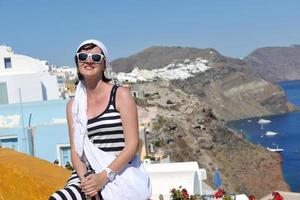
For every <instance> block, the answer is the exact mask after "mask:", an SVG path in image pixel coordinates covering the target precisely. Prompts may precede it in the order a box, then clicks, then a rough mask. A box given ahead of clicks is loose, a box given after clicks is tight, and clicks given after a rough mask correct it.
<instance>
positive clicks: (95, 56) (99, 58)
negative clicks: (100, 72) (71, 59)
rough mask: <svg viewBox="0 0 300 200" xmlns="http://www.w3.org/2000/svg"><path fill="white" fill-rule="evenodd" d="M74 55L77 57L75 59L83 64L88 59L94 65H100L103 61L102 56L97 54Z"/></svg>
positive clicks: (103, 57)
mask: <svg viewBox="0 0 300 200" xmlns="http://www.w3.org/2000/svg"><path fill="white" fill-rule="evenodd" d="M76 55H77V59H78V60H79V61H81V62H85V61H87V60H88V59H89V58H92V61H93V62H94V63H100V62H101V61H102V60H105V56H104V55H103V54H99V53H94V54H89V53H77V54H76Z"/></svg>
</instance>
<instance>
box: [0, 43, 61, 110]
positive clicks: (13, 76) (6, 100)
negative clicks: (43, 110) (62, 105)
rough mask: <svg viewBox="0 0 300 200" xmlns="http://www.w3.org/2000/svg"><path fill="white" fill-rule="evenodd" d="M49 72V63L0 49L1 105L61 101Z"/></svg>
mask: <svg viewBox="0 0 300 200" xmlns="http://www.w3.org/2000/svg"><path fill="white" fill-rule="evenodd" d="M48 70H49V65H48V63H47V62H46V61H41V60H38V59H35V58H31V57H29V56H25V55H19V54H15V53H14V52H13V50H12V48H11V47H9V46H0V104H13V103H19V102H20V100H21V99H22V102H32V101H46V100H52V99H58V96H59V91H58V84H57V78H56V76H54V75H51V74H50V73H49V72H48Z"/></svg>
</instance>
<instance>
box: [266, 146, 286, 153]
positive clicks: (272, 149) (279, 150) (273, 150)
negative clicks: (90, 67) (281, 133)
mask: <svg viewBox="0 0 300 200" xmlns="http://www.w3.org/2000/svg"><path fill="white" fill-rule="evenodd" d="M267 149H268V150H269V151H272V152H282V151H283V149H279V148H278V146H277V148H276V149H274V148H270V147H267Z"/></svg>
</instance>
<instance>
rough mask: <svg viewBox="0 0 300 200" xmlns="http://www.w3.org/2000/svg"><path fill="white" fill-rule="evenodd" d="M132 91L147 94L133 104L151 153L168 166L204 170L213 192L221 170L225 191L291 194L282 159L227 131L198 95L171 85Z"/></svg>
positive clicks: (144, 85) (138, 86)
mask: <svg viewBox="0 0 300 200" xmlns="http://www.w3.org/2000/svg"><path fill="white" fill-rule="evenodd" d="M132 88H133V89H134V90H135V91H140V93H139V94H142V93H143V92H142V91H145V92H144V95H141V96H140V97H138V98H137V102H138V105H139V107H140V109H141V110H143V115H144V119H146V121H148V122H147V123H148V127H149V134H148V135H147V139H148V141H149V143H151V144H153V146H154V151H155V152H159V153H160V154H162V156H163V157H165V156H167V155H169V156H170V158H171V160H172V161H191V160H196V161H198V164H199V166H200V167H201V168H205V169H206V170H207V174H208V180H206V182H207V183H208V184H209V185H211V186H212V185H213V172H214V169H215V168H216V167H219V168H220V171H221V173H222V178H223V183H224V187H225V190H226V191H230V192H241V193H246V194H255V195H256V197H262V196H264V195H266V194H268V193H270V192H272V191H274V190H284V191H288V190H289V187H288V185H287V184H286V182H285V181H284V179H283V176H282V172H281V158H280V155H279V154H277V153H272V152H270V151H268V150H266V149H264V148H262V147H259V146H256V145H253V144H251V143H249V142H247V141H245V140H244V139H243V138H241V136H240V135H238V134H236V133H234V132H233V131H232V130H230V129H228V128H227V127H226V126H225V125H224V124H223V123H222V122H220V121H219V120H217V118H216V116H215V115H214V113H213V112H212V109H211V108H210V106H209V105H207V104H206V103H205V102H203V101H201V100H200V99H199V98H198V97H197V95H194V94H188V93H186V92H184V91H183V90H181V89H179V88H178V87H177V86H175V85H173V84H171V83H170V82H155V83H149V82H148V83H142V84H135V85H133V87H132ZM147 113H148V115H149V117H148V119H147V116H145V115H147Z"/></svg>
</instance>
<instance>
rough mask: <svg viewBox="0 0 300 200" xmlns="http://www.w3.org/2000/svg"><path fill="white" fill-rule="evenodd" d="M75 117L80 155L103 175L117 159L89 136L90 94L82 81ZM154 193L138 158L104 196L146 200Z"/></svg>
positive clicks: (115, 199)
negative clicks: (88, 112) (88, 96)
mask: <svg viewBox="0 0 300 200" xmlns="http://www.w3.org/2000/svg"><path fill="white" fill-rule="evenodd" d="M72 116H73V127H74V143H75V148H76V152H77V154H78V155H79V156H80V157H81V156H82V155H83V152H84V155H85V156H86V158H87V160H88V162H89V163H90V165H91V166H92V168H93V169H94V170H95V172H96V173H99V172H102V171H103V170H104V169H105V168H106V167H107V166H108V165H109V164H110V163H111V162H112V161H113V160H114V159H115V158H116V156H115V155H113V154H111V153H108V152H104V151H102V150H100V149H98V148H97V147H95V145H94V144H93V143H92V142H91V141H90V140H89V138H88V136H87V95H86V89H85V86H84V85H83V83H82V82H81V81H80V82H79V84H78V85H77V88H76V92H75V97H74V101H73V105H72ZM151 190H152V188H151V183H150V178H149V176H148V174H147V172H146V171H145V169H144V166H143V165H142V164H141V162H140V160H139V159H138V157H137V156H135V157H134V159H133V161H132V162H131V164H127V165H126V166H125V167H124V168H123V169H122V170H121V171H120V172H119V173H118V174H117V175H116V178H115V179H114V180H113V181H112V182H108V183H107V184H106V185H105V186H104V187H103V188H102V190H101V194H102V196H103V198H104V199H105V200H145V199H148V198H149V197H150V196H151Z"/></svg>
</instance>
